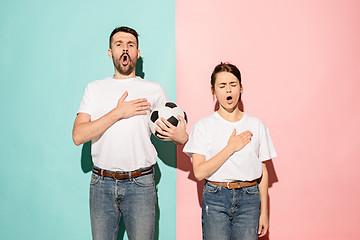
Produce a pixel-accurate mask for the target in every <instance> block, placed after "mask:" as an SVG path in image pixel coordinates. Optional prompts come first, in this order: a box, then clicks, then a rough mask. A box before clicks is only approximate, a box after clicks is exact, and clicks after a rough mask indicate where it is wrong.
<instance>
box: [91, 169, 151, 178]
mask: <svg viewBox="0 0 360 240" xmlns="http://www.w3.org/2000/svg"><path fill="white" fill-rule="evenodd" d="M92 171H93V173H95V174H97V175H99V176H104V177H110V178H114V179H117V180H121V179H128V178H137V177H140V176H144V175H147V174H150V173H152V172H153V168H152V167H151V168H146V169H144V170H142V171H131V172H109V171H106V170H103V169H95V168H93V169H92Z"/></svg>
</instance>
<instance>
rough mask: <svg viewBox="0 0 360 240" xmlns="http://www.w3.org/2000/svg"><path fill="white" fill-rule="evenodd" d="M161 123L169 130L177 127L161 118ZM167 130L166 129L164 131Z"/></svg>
mask: <svg viewBox="0 0 360 240" xmlns="http://www.w3.org/2000/svg"><path fill="white" fill-rule="evenodd" d="M161 121H162V122H163V123H164V124H165V126H166V127H167V128H170V129H173V128H174V127H175V126H174V125H172V124H171V123H170V122H169V121H168V120H166V119H165V118H164V117H162V118H161ZM164 130H165V129H164Z"/></svg>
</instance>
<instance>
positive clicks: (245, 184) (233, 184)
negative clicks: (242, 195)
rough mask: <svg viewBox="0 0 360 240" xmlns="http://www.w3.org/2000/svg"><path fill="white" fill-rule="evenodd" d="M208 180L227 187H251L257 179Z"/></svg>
mask: <svg viewBox="0 0 360 240" xmlns="http://www.w3.org/2000/svg"><path fill="white" fill-rule="evenodd" d="M208 182H209V183H212V184H215V185H217V186H222V187H226V188H229V189H234V188H242V187H251V186H254V185H256V184H257V180H253V181H246V182H213V181H208Z"/></svg>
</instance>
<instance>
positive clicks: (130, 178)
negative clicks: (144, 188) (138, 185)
mask: <svg viewBox="0 0 360 240" xmlns="http://www.w3.org/2000/svg"><path fill="white" fill-rule="evenodd" d="M128 174H129V180H130V182H131V181H132V176H131V171H130V172H128Z"/></svg>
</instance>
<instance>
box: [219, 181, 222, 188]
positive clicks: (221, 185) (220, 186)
mask: <svg viewBox="0 0 360 240" xmlns="http://www.w3.org/2000/svg"><path fill="white" fill-rule="evenodd" d="M221 188H222V182H220V189H219V190H221Z"/></svg>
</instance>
